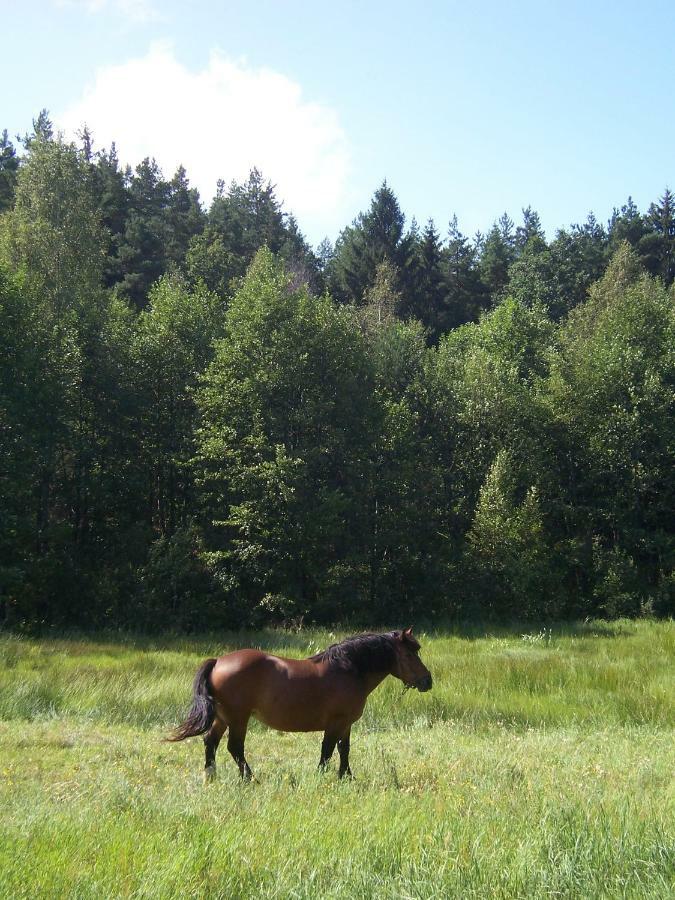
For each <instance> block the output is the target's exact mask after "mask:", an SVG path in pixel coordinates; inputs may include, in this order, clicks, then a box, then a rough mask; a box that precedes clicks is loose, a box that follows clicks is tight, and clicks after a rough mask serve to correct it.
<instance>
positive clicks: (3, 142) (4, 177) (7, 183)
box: [0, 128, 19, 213]
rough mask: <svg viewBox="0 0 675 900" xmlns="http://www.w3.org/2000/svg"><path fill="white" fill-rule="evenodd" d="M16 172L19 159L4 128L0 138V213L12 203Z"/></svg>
mask: <svg viewBox="0 0 675 900" xmlns="http://www.w3.org/2000/svg"><path fill="white" fill-rule="evenodd" d="M18 171H19V157H18V156H17V153H16V148H15V147H14V144H13V143H12V142H11V141H10V139H9V137H8V136H7V129H6V128H5V130H4V131H3V132H2V136H1V137H0V213H2V212H4V211H5V210H6V209H9V208H10V207H11V206H12V204H13V203H14V191H15V190H16V176H17V172H18Z"/></svg>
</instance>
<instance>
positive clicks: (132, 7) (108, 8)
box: [54, 0, 160, 24]
mask: <svg viewBox="0 0 675 900" xmlns="http://www.w3.org/2000/svg"><path fill="white" fill-rule="evenodd" d="M54 3H55V5H56V6H57V7H60V8H61V9H75V10H82V11H84V12H86V13H89V14H90V15H93V14H94V13H102V12H113V13H117V14H118V15H120V16H122V17H123V18H124V19H127V20H128V21H130V22H134V23H137V24H139V23H143V22H153V21H155V20H157V19H159V18H160V13H159V10H158V9H157V7H156V6H155V5H154V3H153V2H152V0H54Z"/></svg>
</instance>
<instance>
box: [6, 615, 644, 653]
mask: <svg viewBox="0 0 675 900" xmlns="http://www.w3.org/2000/svg"><path fill="white" fill-rule="evenodd" d="M640 621H645V620H640ZM640 621H636V620H631V619H618V620H615V621H603V620H598V619H594V620H586V621H577V622H551V623H535V622H532V621H520V622H518V621H516V622H508V623H495V622H446V623H430V622H422V623H420V624H419V626H417V627H415V631H416V632H417V633H418V634H421V635H427V636H429V637H431V638H434V639H438V638H440V639H443V638H459V639H461V640H465V641H478V640H485V639H491V638H492V639H495V638H496V639H509V638H512V639H513V638H516V639H522V638H523V637H524V636H531V637H532V639H534V640H541V641H542V642H549V641H550V640H554V639H556V638H574V637H599V638H617V637H626V636H629V635H632V634H636V633H637V631H638V630H639V626H640ZM393 627H401V626H400V625H398V626H391V625H389V626H386V625H385V626H382V625H375V626H372V627H371V628H360V629H359V628H357V627H350V626H348V625H346V626H345V625H335V626H332V627H330V626H311V625H310V626H306V627H304V628H302V629H288V628H283V627H278V628H275V627H266V628H260V629H239V630H228V631H208V630H205V631H203V632H200V633H198V634H178V633H176V632H171V631H165V632H159V633H157V634H148V633H144V632H134V631H124V630H118V629H97V630H91V631H89V630H83V629H78V628H67V629H56V628H54V629H51V628H48V629H44V630H41V631H40V632H37V633H31V634H21V633H16V632H11V631H7V630H2V629H0V640H5V641H7V642H9V644H10V645H11V644H14V642H16V644H15V647H16V648H17V649H18V648H19V647H20V646H21V645H22V644H24V645H25V644H30V643H33V642H36V643H41V644H43V645H45V644H46V645H49V644H52V646H53V650H54V652H62V651H66V650H67V652H68V653H69V654H72V655H74V656H75V655H78V653H81V654H86V653H88V652H91V649H94V648H95V649H96V650H98V651H99V652H104V653H105V652H109V653H111V654H117V653H119V652H125V651H131V650H141V651H145V652H163V651H164V652H176V653H194V654H196V655H199V654H202V655H205V656H208V655H213V654H222V653H226V652H230V651H232V650H236V649H241V648H244V647H254V648H257V649H261V650H274V649H276V650H279V648H280V647H283V648H284V650H288V651H291V652H293V653H294V654H297V655H302V654H305V655H307V656H310V655H312V654H313V653H316V652H317V651H319V650H321V649H323V648H325V647H327V646H328V645H329V644H331V643H334V642H336V641H340V640H342V639H344V638H345V637H348V636H350V635H353V634H359V633H362V632H363V631H379V632H382V631H390V630H392V629H393Z"/></svg>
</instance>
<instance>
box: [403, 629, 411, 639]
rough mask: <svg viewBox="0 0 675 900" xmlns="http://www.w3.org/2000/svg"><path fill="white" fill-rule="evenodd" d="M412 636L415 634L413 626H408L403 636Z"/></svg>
mask: <svg viewBox="0 0 675 900" xmlns="http://www.w3.org/2000/svg"><path fill="white" fill-rule="evenodd" d="M412 636H413V633H412V628H406V629H405V631H404V632H403V637H404V638H411V637H412Z"/></svg>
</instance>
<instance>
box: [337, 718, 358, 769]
mask: <svg viewBox="0 0 675 900" xmlns="http://www.w3.org/2000/svg"><path fill="white" fill-rule="evenodd" d="M351 733H352V732H351V728H350V729H349V731H348V732H347V734H345V735H343V737H341V738H340V740H339V741H338V752H339V754H340V771H339V772H338V775H339V776H340V778H344V776H345V775H348V776H349V778H353V777H354V776H353V775H352V770H351V769H350V768H349V738H350V737H351Z"/></svg>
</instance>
